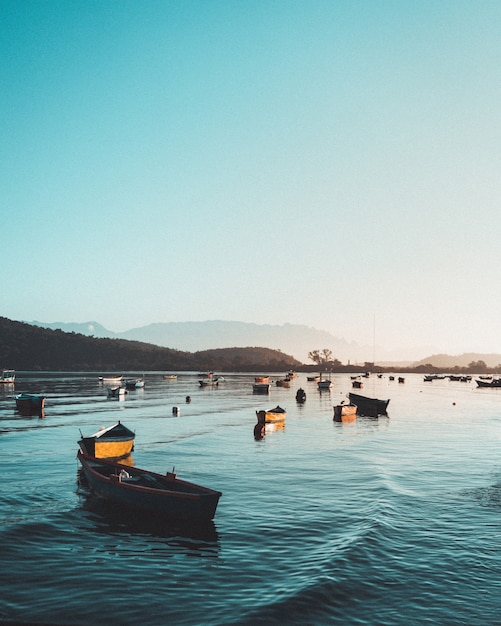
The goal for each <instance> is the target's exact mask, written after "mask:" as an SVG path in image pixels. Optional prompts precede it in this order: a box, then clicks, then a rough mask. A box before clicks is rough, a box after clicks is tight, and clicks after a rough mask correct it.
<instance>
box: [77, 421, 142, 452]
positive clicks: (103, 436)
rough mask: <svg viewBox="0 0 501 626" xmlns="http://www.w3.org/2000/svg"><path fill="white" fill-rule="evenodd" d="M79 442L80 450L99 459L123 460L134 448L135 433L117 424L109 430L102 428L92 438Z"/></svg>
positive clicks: (85, 438)
mask: <svg viewBox="0 0 501 626" xmlns="http://www.w3.org/2000/svg"><path fill="white" fill-rule="evenodd" d="M80 435H81V437H82V438H81V439H80V441H79V442H78V445H79V446H80V450H81V451H82V452H83V453H84V454H87V455H89V456H93V457H95V458H97V459H121V458H124V457H127V456H128V455H129V454H130V453H131V452H132V450H133V448H134V438H135V433H134V432H133V431H132V430H130V429H129V428H127V427H126V426H124V425H123V424H121V423H120V422H117V423H116V424H114V425H113V426H109V427H108V428H101V429H100V430H98V431H97V433H94V434H93V435H91V436H90V437H84V436H83V435H82V433H80Z"/></svg>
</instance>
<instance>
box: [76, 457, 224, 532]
mask: <svg viewBox="0 0 501 626" xmlns="http://www.w3.org/2000/svg"><path fill="white" fill-rule="evenodd" d="M77 458H78V460H79V461H80V463H81V464H82V467H83V470H84V473H85V477H86V478H87V481H88V483H89V486H90V488H91V489H92V490H93V491H94V492H95V493H96V494H98V495H99V496H101V497H102V498H104V499H106V500H109V501H110V502H113V503H114V504H118V505H123V506H126V507H130V508H133V509H136V510H142V511H144V512H147V513H148V514H149V515H151V514H154V515H155V516H161V517H164V518H167V519H175V520H185V521H189V522H202V521H209V520H211V519H212V518H213V517H214V515H215V513H216V508H217V504H218V502H219V498H220V497H221V495H222V493H221V492H220V491H215V490H214V489H209V488H207V487H202V486H200V485H196V484H195V483H190V482H188V481H185V480H180V479H179V478H177V476H176V475H175V474H174V473H173V472H167V473H166V474H165V475H162V474H157V473H155V472H150V471H148V470H143V469H139V468H137V467H133V466H129V465H127V466H124V465H122V464H121V463H117V462H113V461H107V460H103V459H96V458H95V457H92V456H88V455H86V454H83V453H82V451H81V450H79V451H78V455H77Z"/></svg>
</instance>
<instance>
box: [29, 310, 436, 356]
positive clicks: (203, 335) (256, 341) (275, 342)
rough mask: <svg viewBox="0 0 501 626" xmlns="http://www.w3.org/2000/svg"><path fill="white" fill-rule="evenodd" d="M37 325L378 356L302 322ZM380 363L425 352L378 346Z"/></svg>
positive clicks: (190, 347) (166, 340)
mask: <svg viewBox="0 0 501 626" xmlns="http://www.w3.org/2000/svg"><path fill="white" fill-rule="evenodd" d="M30 323H31V324H33V325H36V326H42V327H44V328H51V329H53V330H55V329H59V330H63V331H65V332H76V333H81V334H83V335H89V336H94V337H96V338H117V339H129V340H134V341H142V342H146V343H152V344H155V345H157V346H162V347H167V348H173V349H176V350H185V351H189V352H193V351H199V350H211V349H216V348H232V347H266V348H270V349H273V350H281V351H282V352H284V353H286V354H290V355H292V356H294V357H295V358H296V359H298V360H299V361H301V362H303V363H311V362H310V361H309V359H308V353H309V352H310V351H311V350H323V349H324V348H327V349H329V350H331V351H332V355H333V358H335V359H338V360H339V361H341V362H342V363H352V364H355V363H365V362H366V361H372V360H373V358H374V347H373V346H361V345H359V344H357V343H356V342H354V341H352V342H348V341H346V340H345V339H342V338H339V337H335V336H334V335H332V334H331V333H329V332H327V331H324V330H318V329H316V328H311V327H309V326H304V325H298V324H283V325H271V324H251V323H246V322H234V321H221V320H211V321H204V322H164V323H155V324H149V325H147V326H142V327H139V328H133V329H130V330H127V331H124V332H120V333H115V332H113V331H110V330H108V329H106V328H105V327H104V326H102V325H101V324H99V323H98V322H84V323H65V322H51V323H46V322H38V321H33V322H30ZM376 353H377V362H378V363H399V364H401V365H407V364H411V363H412V362H413V360H415V359H417V358H420V357H421V356H422V354H423V353H425V352H421V353H420V354H419V355H417V354H409V355H407V357H405V356H402V355H403V354H404V353H403V351H402V354H398V353H396V352H389V351H387V350H385V349H384V348H382V347H379V346H376Z"/></svg>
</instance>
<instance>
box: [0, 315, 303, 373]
mask: <svg viewBox="0 0 501 626" xmlns="http://www.w3.org/2000/svg"><path fill="white" fill-rule="evenodd" d="M0 359H1V361H0V368H9V369H16V370H28V371H62V372H64V371H66V372H68V371H103V372H105V371H122V370H123V371H131V370H134V371H173V370H174V371H176V370H179V371H194V370H201V371H205V370H219V371H243V372H245V371H248V372H251V371H282V370H283V371H288V370H289V369H296V368H297V367H298V366H299V365H301V364H300V362H299V361H297V360H296V359H294V358H293V357H292V356H289V355H286V354H283V353H282V352H280V351H278V350H270V349H268V348H253V347H249V348H223V349H214V350H203V351H199V352H183V351H181V350H174V349H172V348H162V347H160V346H155V345H153V344H148V343H142V342H140V341H128V340H126V339H96V338H94V337H88V336H86V335H82V334H79V333H74V332H71V333H67V332H64V331H62V330H52V329H48V328H40V327H38V326H32V325H31V324H26V323H23V322H16V321H13V320H9V319H7V318H5V317H0Z"/></svg>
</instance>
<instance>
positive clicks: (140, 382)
mask: <svg viewBox="0 0 501 626" xmlns="http://www.w3.org/2000/svg"><path fill="white" fill-rule="evenodd" d="M143 387H144V379H143V378H133V379H128V380H126V381H125V388H126V389H142V388H143Z"/></svg>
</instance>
